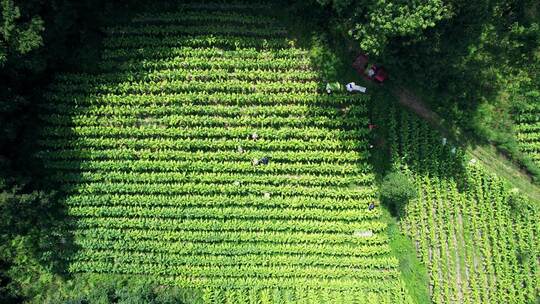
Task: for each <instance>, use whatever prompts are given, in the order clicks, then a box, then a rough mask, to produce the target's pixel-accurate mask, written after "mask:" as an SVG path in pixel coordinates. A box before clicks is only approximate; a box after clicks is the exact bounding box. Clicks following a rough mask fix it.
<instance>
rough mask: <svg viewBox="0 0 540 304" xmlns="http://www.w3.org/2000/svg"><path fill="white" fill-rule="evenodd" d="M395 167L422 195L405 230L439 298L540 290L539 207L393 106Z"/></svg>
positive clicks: (524, 298) (533, 294)
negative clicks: (413, 182) (405, 175)
mask: <svg viewBox="0 0 540 304" xmlns="http://www.w3.org/2000/svg"><path fill="white" fill-rule="evenodd" d="M390 112H391V113H390V114H386V113H385V114H380V117H386V118H387V119H388V127H389V128H390V131H389V134H388V136H389V146H390V147H391V151H392V153H391V155H392V159H393V162H394V166H395V167H396V168H398V169H399V170H402V171H403V172H405V173H406V174H408V175H409V176H410V178H411V179H412V180H414V181H415V184H416V186H417V189H418V195H419V196H418V198H417V199H415V200H413V201H411V202H410V203H409V204H408V205H407V206H406V216H405V217H404V219H403V221H402V227H403V228H404V230H405V231H407V233H408V234H409V235H410V236H411V238H412V239H413V240H414V241H415V242H416V245H417V249H418V256H419V257H420V258H421V260H422V261H423V262H424V263H425V264H426V266H427V267H428V272H429V277H430V286H429V287H430V292H431V296H432V300H433V302H434V303H501V302H503V303H533V302H534V301H536V300H537V299H538V298H537V297H538V294H539V291H540V290H539V287H538V286H540V281H539V275H540V269H539V267H540V265H539V263H540V262H539V252H540V250H539V249H540V247H539V243H538V237H539V236H540V224H539V223H538V221H537V220H535V218H538V217H539V216H540V210H539V209H538V206H536V205H535V204H534V203H532V202H529V201H527V200H526V199H525V198H524V197H522V195H520V194H519V193H517V192H515V191H514V190H512V189H511V188H510V186H509V185H507V184H506V183H505V182H504V181H503V180H501V179H499V178H497V177H495V176H493V175H492V174H490V173H489V172H487V171H486V170H485V169H483V168H482V166H481V165H480V164H478V163H476V162H475V160H474V159H469V158H468V157H466V156H465V155H463V153H462V152H461V150H460V149H459V148H457V149H456V148H455V147H453V146H452V145H453V143H451V142H449V141H447V140H446V139H443V137H442V136H440V135H439V134H438V133H437V132H435V131H434V130H432V129H431V128H430V127H429V126H428V125H427V124H426V123H425V122H422V121H421V120H420V119H419V118H417V117H416V116H415V115H414V114H411V113H409V112H407V111H405V110H402V109H397V108H394V107H393V108H392V110H391V111H390Z"/></svg>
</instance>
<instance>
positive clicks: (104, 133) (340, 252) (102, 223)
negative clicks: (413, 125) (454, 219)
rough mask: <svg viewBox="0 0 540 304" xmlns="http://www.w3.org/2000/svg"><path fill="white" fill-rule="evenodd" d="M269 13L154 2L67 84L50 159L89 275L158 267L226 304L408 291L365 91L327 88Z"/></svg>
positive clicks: (48, 111)
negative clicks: (374, 163) (169, 8)
mask: <svg viewBox="0 0 540 304" xmlns="http://www.w3.org/2000/svg"><path fill="white" fill-rule="evenodd" d="M265 9H266V7H263V8H259V7H252V6H250V7H248V6H243V5H185V6H180V7H179V10H180V11H178V12H172V13H161V14H145V15H141V16H139V17H137V18H135V19H134V20H133V22H132V23H131V24H129V25H122V26H116V27H112V28H109V29H108V32H109V34H110V35H109V37H108V38H106V39H105V41H104V47H105V49H104V52H103V60H102V61H101V62H100V63H98V65H97V67H98V68H99V69H100V71H101V72H100V73H98V74H85V73H81V74H65V75H61V76H59V77H58V78H57V81H56V82H55V84H54V85H52V86H51V90H50V92H49V94H48V96H47V99H48V102H47V103H46V104H45V105H43V115H42V116H41V119H43V121H44V122H45V123H46V127H45V128H44V129H43V130H42V131H41V139H40V141H39V144H40V145H41V147H42V151H41V152H40V154H39V156H40V157H42V159H43V160H44V163H45V165H46V167H47V168H48V169H50V171H51V179H52V180H54V181H56V182H58V183H59V184H61V185H62V186H61V189H62V191H63V193H65V195H66V199H65V204H66V206H67V209H68V213H69V215H70V217H71V218H72V223H73V227H74V235H75V243H76V245H77V246H78V247H79V250H78V251H77V252H76V254H75V255H74V256H71V257H69V259H70V260H69V265H70V266H69V270H70V271H71V272H72V273H97V274H118V275H130V276H133V275H140V276H151V277H153V278H157V279H158V280H159V281H161V282H162V283H163V284H173V285H177V286H184V287H197V288H201V289H203V290H204V300H205V302H208V303H222V302H223V303H297V302H298V303H302V302H303V301H307V302H308V303H355V301H357V302H358V303H402V302H405V301H406V300H407V299H408V297H407V295H406V294H405V293H404V291H403V288H402V284H401V280H400V277H399V271H398V268H397V266H398V260H397V259H396V258H394V257H393V256H391V255H390V254H389V246H388V239H387V236H386V233H385V227H386V225H385V223H384V222H382V221H381V220H380V210H379V209H378V208H375V209H374V210H368V208H367V207H368V205H369V204H370V203H371V202H375V198H376V190H375V188H374V185H373V180H374V175H373V173H372V169H371V168H370V166H369V164H368V162H367V157H368V155H369V153H368V144H367V136H368V128H367V125H368V121H367V118H366V107H365V97H362V96H350V95H339V94H338V95H332V96H327V95H325V94H322V93H320V92H321V84H320V83H319V82H318V74H317V73H316V71H315V70H314V69H313V68H312V66H311V64H310V61H309V59H308V56H307V52H306V51H305V50H302V49H298V48H293V47H290V45H289V43H288V41H287V39H285V34H286V33H285V31H284V29H283V28H280V27H279V25H278V24H277V23H276V21H275V20H274V19H273V18H269V17H266V16H264V15H260V14H257V13H256V12H257V11H259V12H264V11H265ZM265 158H266V159H265ZM255 160H257V161H259V160H267V161H268V163H267V164H265V163H264V161H261V162H259V163H258V164H255V163H256V162H255Z"/></svg>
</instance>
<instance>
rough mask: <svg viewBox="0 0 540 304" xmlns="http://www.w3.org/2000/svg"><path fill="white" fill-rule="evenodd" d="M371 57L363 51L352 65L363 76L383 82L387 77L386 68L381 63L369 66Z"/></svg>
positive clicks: (369, 79)
mask: <svg viewBox="0 0 540 304" xmlns="http://www.w3.org/2000/svg"><path fill="white" fill-rule="evenodd" d="M368 64H369V58H368V56H367V55H366V54H363V53H361V54H360V55H359V56H358V57H356V59H355V60H354V62H353V64H352V66H353V68H354V69H355V70H356V71H357V72H358V74H360V75H361V76H362V77H364V78H365V79H367V80H368V81H373V82H376V83H380V84H382V83H383V82H384V81H385V80H386V79H387V78H388V74H387V73H386V70H385V69H384V68H383V67H382V66H379V65H375V64H372V65H371V66H369V68H368Z"/></svg>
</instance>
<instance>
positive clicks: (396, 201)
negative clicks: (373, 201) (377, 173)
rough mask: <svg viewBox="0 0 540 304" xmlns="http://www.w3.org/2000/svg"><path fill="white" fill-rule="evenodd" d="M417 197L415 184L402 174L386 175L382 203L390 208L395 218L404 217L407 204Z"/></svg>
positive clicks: (382, 187)
mask: <svg viewBox="0 0 540 304" xmlns="http://www.w3.org/2000/svg"><path fill="white" fill-rule="evenodd" d="M416 196H417V193H416V190H415V188H414V184H413V183H412V182H411V181H410V180H409V178H408V177H407V176H406V175H405V174H403V173H400V172H391V173H389V174H388V175H386V176H385V177H384V179H383V183H382V185H381V202H382V203H383V204H384V205H386V206H387V207H388V209H389V210H390V212H391V213H392V215H393V216H397V217H401V216H402V215H404V212H405V206H406V205H407V203H408V202H409V201H410V200H411V199H413V198H415V197H416Z"/></svg>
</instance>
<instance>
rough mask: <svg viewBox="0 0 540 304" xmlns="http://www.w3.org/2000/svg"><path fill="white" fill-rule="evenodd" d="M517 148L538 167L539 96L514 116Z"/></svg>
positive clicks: (539, 134) (539, 140)
mask: <svg viewBox="0 0 540 304" xmlns="http://www.w3.org/2000/svg"><path fill="white" fill-rule="evenodd" d="M514 120H515V121H516V123H515V125H514V129H515V130H516V133H517V135H516V136H517V139H518V142H519V146H520V148H521V150H522V151H523V152H525V153H526V154H528V155H529V156H530V157H531V158H532V159H533V161H535V162H536V163H537V164H538V165H539V166H540V96H532V97H531V102H529V103H528V104H527V105H524V106H523V107H522V108H520V109H519V112H518V113H516V115H515V116H514Z"/></svg>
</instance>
